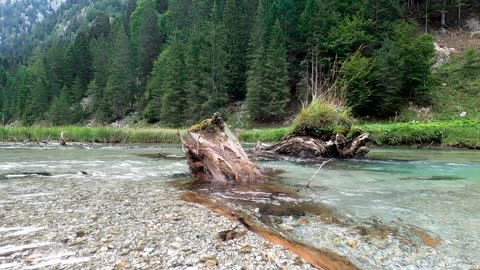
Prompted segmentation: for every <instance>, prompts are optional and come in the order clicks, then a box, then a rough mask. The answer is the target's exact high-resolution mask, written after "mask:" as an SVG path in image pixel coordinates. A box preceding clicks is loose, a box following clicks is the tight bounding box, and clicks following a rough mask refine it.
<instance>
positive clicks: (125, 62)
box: [100, 22, 135, 122]
mask: <svg viewBox="0 0 480 270" xmlns="http://www.w3.org/2000/svg"><path fill="white" fill-rule="evenodd" d="M112 49H113V51H112V55H111V65H110V68H109V71H108V73H109V76H108V80H107V85H106V88H105V93H104V95H103V100H102V104H103V106H104V107H103V108H102V109H103V110H104V114H102V115H103V117H101V119H100V120H101V121H106V122H110V121H115V120H118V119H120V118H122V117H124V116H125V115H126V114H127V112H129V111H130V110H131V109H132V95H133V92H134V91H133V90H134V88H135V80H134V76H133V70H132V66H133V61H132V57H131V51H130V46H129V42H128V38H127V35H126V34H125V30H124V28H123V25H122V24H121V23H120V22H117V23H116V24H115V25H114V37H113V47H112Z"/></svg>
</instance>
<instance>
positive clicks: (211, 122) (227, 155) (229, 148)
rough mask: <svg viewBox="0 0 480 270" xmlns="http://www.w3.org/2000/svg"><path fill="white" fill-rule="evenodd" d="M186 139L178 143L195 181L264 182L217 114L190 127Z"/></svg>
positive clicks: (263, 178) (262, 176) (258, 171)
mask: <svg viewBox="0 0 480 270" xmlns="http://www.w3.org/2000/svg"><path fill="white" fill-rule="evenodd" d="M187 136H188V138H187V140H186V141H183V142H182V143H183V146H184V147H185V148H186V156H187V162H188V165H189V167H190V171H191V173H192V174H193V176H194V177H195V178H196V179H198V180H202V181H208V182H218V183H231V182H234V183H235V182H263V181H266V178H265V176H264V175H263V174H262V173H261V172H260V170H259V169H258V168H257V166H256V165H255V164H254V163H252V162H251V161H250V160H249V158H248V156H247V154H246V153H245V151H244V150H243V148H242V146H241V145H240V143H239V142H238V141H237V139H236V138H235V136H234V135H233V134H232V133H231V132H230V131H229V130H228V128H226V127H225V125H224V122H223V120H222V117H221V116H220V114H219V113H215V114H214V115H213V117H212V119H207V120H204V121H202V122H201V123H200V124H198V125H195V126H193V127H191V128H190V129H189V130H188V131H187Z"/></svg>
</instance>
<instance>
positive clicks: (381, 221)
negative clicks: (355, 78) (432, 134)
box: [0, 144, 480, 269]
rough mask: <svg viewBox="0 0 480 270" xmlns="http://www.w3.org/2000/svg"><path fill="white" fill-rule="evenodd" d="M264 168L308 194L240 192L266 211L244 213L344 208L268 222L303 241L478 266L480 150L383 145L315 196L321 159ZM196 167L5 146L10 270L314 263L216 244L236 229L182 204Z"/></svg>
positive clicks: (2, 189)
mask: <svg viewBox="0 0 480 270" xmlns="http://www.w3.org/2000/svg"><path fill="white" fill-rule="evenodd" d="M159 153H161V154H159ZM256 161H257V162H258V163H259V165H260V166H261V167H262V168H272V169H273V170H274V171H276V173H275V174H274V175H272V176H271V178H272V179H271V181H272V182H275V183H276V184H278V185H282V186H285V187H288V188H290V189H292V190H299V192H298V196H297V197H296V198H289V197H288V196H285V197H281V198H279V197H276V196H272V195H271V194H266V195H265V199H264V200H259V199H258V197H251V196H250V195H251V194H248V193H245V192H243V191H242V193H241V196H243V197H242V198H241V199H242V200H248V199H249V198H252V200H254V201H255V204H248V203H246V204H242V203H241V202H238V201H240V200H236V202H237V203H238V205H237V206H238V207H239V208H242V209H244V210H245V211H250V212H251V214H252V216H255V215H257V216H260V214H261V211H260V213H259V210H258V208H262V206H261V204H265V205H275V204H279V203H284V202H286V201H294V202H295V203H303V202H306V203H309V204H315V205H318V206H321V207H327V208H329V209H331V210H332V211H333V212H334V213H335V218H336V220H337V221H336V222H327V221H326V220H325V219H324V218H319V217H318V216H316V215H314V214H311V213H308V212H306V213H302V215H297V213H291V215H289V214H285V213H284V214H282V215H278V213H277V214H275V213H274V214H272V216H271V217H266V218H267V219H268V220H269V222H268V224H269V225H270V226H272V227H273V228H274V229H278V230H280V231H282V232H283V233H285V234H287V235H288V236H289V237H291V238H292V239H295V240H297V241H299V242H304V243H306V244H308V245H310V246H313V247H316V248H319V249H327V250H329V251H332V252H334V253H337V254H339V255H341V256H344V258H345V259H346V260H349V261H350V262H352V263H353V264H355V265H356V266H357V267H359V268H361V269H475V268H476V267H479V266H480V259H479V256H478V250H480V235H479V231H478V224H480V212H479V211H478V205H479V203H480V199H479V197H478V194H480V153H479V152H475V151H459V150H448V151H444V150H417V149H414V150H411V149H374V150H373V151H372V153H370V154H369V158H368V159H364V160H352V161H332V162H329V163H328V164H326V165H325V166H324V167H323V168H322V169H321V170H320V172H319V173H318V174H317V176H316V177H315V178H314V179H313V181H312V184H311V185H310V188H307V189H304V188H303V186H304V185H305V184H306V182H307V181H308V179H309V178H310V177H311V176H312V175H314V173H315V171H317V169H318V166H319V165H320V163H321V162H320V163H318V162H314V161H305V160H292V159H270V158H263V157H259V158H257V159H256ZM187 173H188V167H187V165H186V162H185V160H184V159H182V152H181V148H180V147H178V146H174V145H147V146H146V145H120V146H118V145H116V146H113V145H112V146H109V145H73V146H68V147H60V146H52V145H28V144H27V145H24V144H0V269H39V268H41V269H43V268H51V269H122V268H125V269H147V268H148V269H166V268H168V269H205V268H218V269H242V268H243V269H280V268H284V269H310V268H311V266H310V265H309V264H308V263H306V262H305V261H303V260H302V259H300V258H298V257H297V256H295V255H293V254H291V253H290V252H288V251H287V250H286V249H285V248H283V247H279V246H275V245H273V244H271V243H269V242H267V241H265V240H263V239H262V238H261V237H259V236H258V235H255V234H254V233H251V232H247V233H246V234H245V235H243V236H242V237H238V238H235V239H233V240H230V241H222V240H221V239H218V233H219V232H221V231H224V230H230V229H234V228H235V227H237V225H238V224H236V223H234V222H232V221H229V220H228V219H226V218H225V217H222V216H220V215H218V214H215V213H213V212H212V211H210V210H209V209H208V208H206V207H203V206H201V205H196V204H192V203H187V202H184V201H182V200H180V199H179V196H180V195H181V194H182V193H184V192H185V190H183V189H182V188H179V185H178V184H177V183H179V182H182V181H188V175H187ZM207 190H208V189H207ZM211 191H212V192H211V193H212V194H213V195H215V196H217V197H219V198H226V199H228V198H229V197H232V196H233V197H234V196H238V192H237V194H235V193H236V191H235V190H234V189H230V190H229V189H228V188H227V189H224V190H214V189H212V190H211ZM232 194H233V195H232ZM237 199H238V197H237ZM262 218H263V219H265V217H262ZM338 220H339V221H338ZM270 221H271V222H270ZM237 230H238V231H239V232H242V231H245V230H244V229H243V228H241V226H240V227H237Z"/></svg>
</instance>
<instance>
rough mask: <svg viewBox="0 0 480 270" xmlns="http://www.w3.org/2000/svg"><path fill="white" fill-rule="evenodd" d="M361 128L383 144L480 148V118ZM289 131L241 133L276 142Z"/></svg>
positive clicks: (243, 137)
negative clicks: (479, 119)
mask: <svg viewBox="0 0 480 270" xmlns="http://www.w3.org/2000/svg"><path fill="white" fill-rule="evenodd" d="M356 130H362V131H364V132H368V133H370V134H371V137H372V141H373V143H374V144H376V145H380V146H411V145H415V144H431V143H432V142H433V144H435V145H442V146H450V147H463V148H476V149H480V121H478V120H462V121H460V120H456V121H434V122H428V123H419V122H411V123H386V124H361V125H356V126H353V128H352V131H351V132H354V131H356ZM288 132H289V128H273V129H262V130H246V131H243V132H242V133H240V135H239V139H240V141H242V142H252V143H254V142H257V141H262V142H276V141H279V140H280V139H281V138H283V136H285V135H286V134H287V133H288Z"/></svg>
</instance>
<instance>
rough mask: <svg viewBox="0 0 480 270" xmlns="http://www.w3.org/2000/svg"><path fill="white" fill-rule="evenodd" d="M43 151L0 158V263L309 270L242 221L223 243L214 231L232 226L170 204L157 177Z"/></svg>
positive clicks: (195, 208)
mask: <svg viewBox="0 0 480 270" xmlns="http://www.w3.org/2000/svg"><path fill="white" fill-rule="evenodd" d="M5 153H6V152H2V155H3V154H5ZM12 154H14V151H12ZM45 154H46V160H47V161H46V162H43V163H38V162H32V161H29V159H35V158H34V157H32V156H31V155H30V156H29V157H25V159H24V160H22V162H20V163H15V162H10V161H8V160H7V162H0V169H1V171H0V269H212V268H215V269H311V268H312V267H311V266H310V265H309V264H306V263H305V262H304V261H303V260H302V259H300V258H298V257H296V256H294V255H292V254H291V253H289V252H288V251H287V250H285V249H284V248H282V247H279V246H274V245H272V244H270V243H268V242H267V241H265V240H264V239H262V238H261V237H259V236H257V235H256V234H254V233H251V232H248V231H246V230H245V229H244V228H243V227H242V226H238V228H237V229H236V231H237V232H239V233H242V232H243V231H245V232H246V234H245V235H243V236H241V237H238V238H235V239H232V240H228V241H223V240H222V239H220V238H219V237H218V233H219V232H222V231H226V230H231V229H234V228H235V227H236V226H237V225H238V224H236V223H234V222H231V221H229V220H228V219H226V218H224V217H222V216H219V215H218V214H215V213H213V212H211V211H210V210H209V209H207V208H205V207H203V206H200V205H196V204H192V203H188V202H184V201H181V200H179V199H178V196H179V194H181V193H182V192H181V191H179V190H178V189H176V188H174V187H173V186H172V185H169V184H166V183H165V181H164V180H162V179H159V178H158V177H155V176H150V177H147V178H145V177H144V178H143V179H142V178H138V179H136V180H134V179H135V177H134V176H133V175H131V177H128V174H127V173H125V172H124V171H122V168H121V167H122V166H119V167H118V168H116V166H118V165H119V164H118V163H117V164H116V165H112V164H109V163H104V164H103V163H99V164H95V163H92V164H91V167H90V168H91V169H90V170H88V166H87V167H85V166H86V165H85V164H83V163H82V162H78V161H72V160H71V161H55V157H54V156H55V155H56V154H55V153H51V152H49V151H48V150H46V152H45ZM49 154H51V155H52V156H51V157H50V158H49ZM112 154H113V153H112ZM32 155H33V154H32ZM67 156H68V155H67ZM4 157H5V156H4ZM49 159H50V161H48V160H49ZM100 159H102V158H101V157H100ZM104 160H108V158H106V157H104ZM53 164H57V166H56V167H53V166H54V165H53ZM120 165H121V164H120ZM137 166H138V167H140V169H141V167H142V165H141V164H137ZM178 166H180V167H181V166H184V165H182V164H178ZM123 167H127V166H126V165H123ZM62 168H63V169H62ZM96 168H98V169H96ZM20 169H21V170H22V172H21V173H20V172H19V170H20ZM75 169H77V170H78V171H80V170H81V171H84V172H78V173H75V171H74V170H75ZM144 169H145V171H144V172H146V174H147V175H148V172H150V175H151V174H154V172H155V171H156V170H161V169H162V168H152V169H147V168H144ZM59 170H60V171H62V170H63V171H64V173H62V174H56V173H52V171H55V172H58V171H59ZM102 170H103V171H104V172H107V171H109V172H110V173H109V174H111V175H107V174H104V173H102ZM123 170H125V169H123ZM34 171H37V172H36V173H35V172H34ZM38 171H42V173H39V172H38ZM92 171H93V172H92ZM122 175H123V178H122V177H120V176H122Z"/></svg>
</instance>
